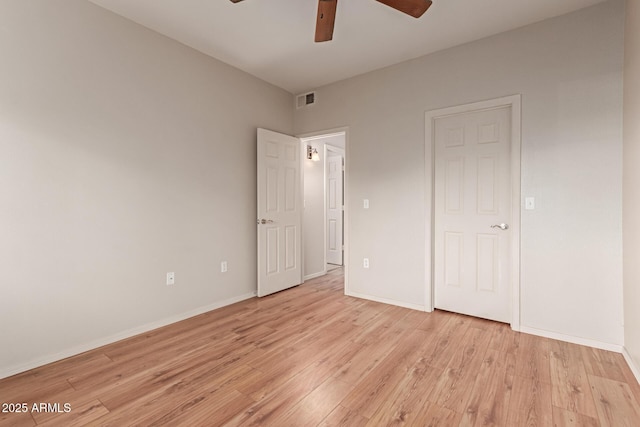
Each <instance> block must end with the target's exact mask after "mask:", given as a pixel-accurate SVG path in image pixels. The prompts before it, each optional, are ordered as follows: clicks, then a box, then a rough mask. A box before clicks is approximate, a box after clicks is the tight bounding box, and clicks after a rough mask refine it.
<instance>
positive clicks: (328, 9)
mask: <svg viewBox="0 0 640 427" xmlns="http://www.w3.org/2000/svg"><path fill="white" fill-rule="evenodd" d="M241 1H242V0H231V2H232V3H238V2H241ZM376 1H378V2H380V3H382V4H386V5H387V6H389V7H392V8H394V9H396V10H398V11H400V12H402V13H406V14H407V15H410V16H413V17H414V18H420V17H421V16H422V14H423V13H425V12H426V11H427V9H429V6H431V3H433V2H432V1H431V0H376ZM337 6H338V0H318V17H317V19H316V38H315V41H316V42H326V41H329V40H331V39H332V38H333V25H334V24H335V21H336V7H337Z"/></svg>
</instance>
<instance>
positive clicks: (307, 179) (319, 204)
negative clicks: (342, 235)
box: [302, 134, 345, 278]
mask: <svg viewBox="0 0 640 427" xmlns="http://www.w3.org/2000/svg"><path fill="white" fill-rule="evenodd" d="M305 144H306V145H310V146H312V147H314V148H316V149H317V150H318V154H319V155H320V161H318V162H313V161H311V160H305V162H304V217H303V224H302V227H303V236H304V237H303V240H304V275H305V277H308V278H309V277H316V276H318V275H321V274H322V273H324V272H326V264H325V263H324V259H325V257H324V250H325V226H324V220H325V212H324V209H325V194H324V180H325V174H324V162H325V158H324V146H325V145H332V146H334V147H338V148H342V149H344V148H345V136H344V134H341V135H331V136H327V137H324V138H314V139H312V140H309V141H306V142H305Z"/></svg>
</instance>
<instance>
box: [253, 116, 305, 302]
mask: <svg viewBox="0 0 640 427" xmlns="http://www.w3.org/2000/svg"><path fill="white" fill-rule="evenodd" d="M257 151H258V165H257V174H258V200H257V202H258V210H257V220H258V221H257V223H258V224H257V227H258V249H257V253H258V296H265V295H269V294H272V293H274V292H278V291H281V290H283V289H287V288H290V287H292V286H296V285H299V284H300V283H302V265H301V258H302V256H301V255H302V249H301V246H302V245H301V242H302V240H301V229H302V227H301V225H302V202H301V200H300V195H301V176H300V167H301V162H302V160H301V157H300V151H301V150H300V140H299V139H298V138H294V137H292V136H289V135H284V134H280V133H277V132H272V131H269V130H266V129H258V147H257Z"/></svg>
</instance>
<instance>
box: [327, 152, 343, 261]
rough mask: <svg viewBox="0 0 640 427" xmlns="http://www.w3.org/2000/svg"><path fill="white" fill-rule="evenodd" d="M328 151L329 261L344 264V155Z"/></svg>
mask: <svg viewBox="0 0 640 427" xmlns="http://www.w3.org/2000/svg"><path fill="white" fill-rule="evenodd" d="M327 153H328V155H327V189H326V194H327V262H328V263H329V264H336V265H342V222H343V221H342V164H343V160H342V159H343V157H342V155H340V154H337V153H332V152H331V151H327Z"/></svg>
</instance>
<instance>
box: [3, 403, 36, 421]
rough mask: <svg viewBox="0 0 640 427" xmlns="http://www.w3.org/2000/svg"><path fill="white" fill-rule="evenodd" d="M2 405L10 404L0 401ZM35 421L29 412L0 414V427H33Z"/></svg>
mask: <svg viewBox="0 0 640 427" xmlns="http://www.w3.org/2000/svg"><path fill="white" fill-rule="evenodd" d="M2 403H11V402H7V401H4V400H3V401H2ZM35 425H36V422H35V420H34V419H33V417H32V416H31V413H30V412H0V427H33V426H35Z"/></svg>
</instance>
